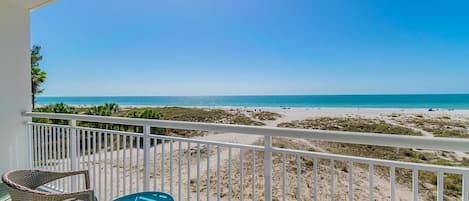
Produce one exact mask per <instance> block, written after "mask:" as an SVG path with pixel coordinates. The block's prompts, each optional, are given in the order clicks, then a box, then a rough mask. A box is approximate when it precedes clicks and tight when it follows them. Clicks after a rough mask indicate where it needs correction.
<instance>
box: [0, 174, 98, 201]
mask: <svg viewBox="0 0 469 201" xmlns="http://www.w3.org/2000/svg"><path fill="white" fill-rule="evenodd" d="M81 174H83V175H85V185H86V189H87V190H84V191H80V192H72V193H49V192H45V191H40V190H36V188H38V187H40V186H42V185H44V184H47V183H49V182H52V181H54V180H57V179H61V178H65V177H69V176H73V175H81ZM2 181H3V182H4V183H5V184H6V185H7V186H8V192H9V193H10V197H11V199H12V201H92V200H94V201H97V200H96V198H95V197H94V191H93V190H91V189H90V177H89V174H88V171H72V172H52V171H45V170H13V171H10V172H7V173H5V174H4V175H3V177H2Z"/></svg>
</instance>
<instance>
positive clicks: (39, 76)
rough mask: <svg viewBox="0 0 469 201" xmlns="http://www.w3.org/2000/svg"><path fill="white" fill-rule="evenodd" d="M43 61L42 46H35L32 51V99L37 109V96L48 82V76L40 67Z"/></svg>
mask: <svg viewBox="0 0 469 201" xmlns="http://www.w3.org/2000/svg"><path fill="white" fill-rule="evenodd" d="M41 60H42V55H41V46H38V45H34V46H33V47H32V49H31V99H32V104H33V105H32V107H33V109H34V108H35V105H36V104H35V102H36V95H37V94H40V93H42V92H43V91H44V89H43V88H41V85H42V84H43V83H44V82H45V81H46V77H47V74H46V72H44V71H43V70H42V69H41V67H40V66H39V62H40V61H41Z"/></svg>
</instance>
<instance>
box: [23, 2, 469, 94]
mask: <svg viewBox="0 0 469 201" xmlns="http://www.w3.org/2000/svg"><path fill="white" fill-rule="evenodd" d="M468 10H469V1H431V0H427V1H404V0H402V1H401V0H389V1H386V0H382V1H374V0H370V1H365V0H363V1H359V0H235V1H230V0H196V1H194V0H61V1H58V2H57V3H55V4H52V5H49V6H47V7H44V8H41V9H39V10H36V11H34V12H33V13H32V15H31V23H32V25H31V32H32V34H31V35H32V36H31V39H32V41H31V42H32V44H39V45H41V46H43V55H44V60H43V62H42V67H43V68H44V70H45V71H46V72H47V73H48V78H47V82H46V84H45V85H44V88H45V92H44V94H43V95H45V96H99V95H100V96H106V95H251V94H262V95H267V94H387V93H393V94H395V93H469V26H468V25H469V13H468V12H467V11H468Z"/></svg>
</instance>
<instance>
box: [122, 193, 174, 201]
mask: <svg viewBox="0 0 469 201" xmlns="http://www.w3.org/2000/svg"><path fill="white" fill-rule="evenodd" d="M113 201H174V199H173V197H171V195H168V194H166V193H162V192H141V193H134V194H130V195H126V196H123V197H120V198H117V199H114V200H113Z"/></svg>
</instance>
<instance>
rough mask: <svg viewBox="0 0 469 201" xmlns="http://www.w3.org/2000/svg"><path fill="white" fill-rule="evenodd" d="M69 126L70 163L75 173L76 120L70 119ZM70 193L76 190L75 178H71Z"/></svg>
mask: <svg viewBox="0 0 469 201" xmlns="http://www.w3.org/2000/svg"><path fill="white" fill-rule="evenodd" d="M69 125H70V136H69V139H68V140H69V143H70V163H71V168H72V169H71V170H72V171H75V170H78V160H77V159H78V158H77V151H78V150H77V120H75V119H72V120H70V121H69ZM71 189H72V191H77V190H78V185H77V177H76V176H73V177H72V186H71Z"/></svg>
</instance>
